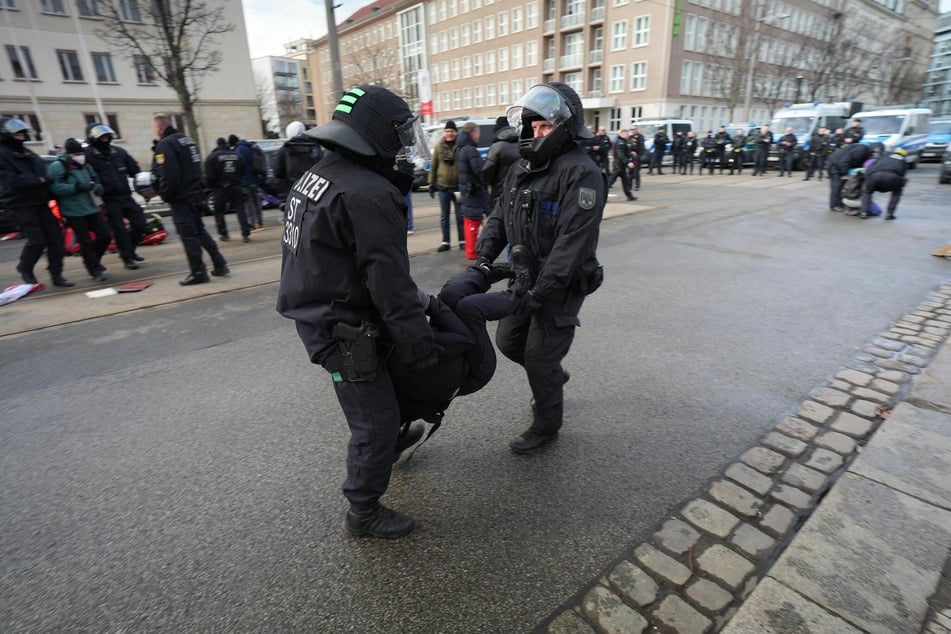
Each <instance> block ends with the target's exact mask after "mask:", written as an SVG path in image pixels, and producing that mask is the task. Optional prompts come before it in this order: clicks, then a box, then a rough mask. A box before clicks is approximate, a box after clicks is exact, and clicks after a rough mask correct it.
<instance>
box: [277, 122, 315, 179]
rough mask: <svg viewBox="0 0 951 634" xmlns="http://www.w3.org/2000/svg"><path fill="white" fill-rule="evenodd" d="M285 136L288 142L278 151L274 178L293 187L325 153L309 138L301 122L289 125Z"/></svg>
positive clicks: (285, 130) (285, 129)
mask: <svg viewBox="0 0 951 634" xmlns="http://www.w3.org/2000/svg"><path fill="white" fill-rule="evenodd" d="M284 134H285V135H286V136H287V141H285V142H284V145H282V146H281V149H279V150H278V151H277V158H276V160H275V167H274V178H276V179H278V180H283V181H287V183H288V185H293V184H294V183H296V182H297V179H299V178H300V177H301V176H302V175H303V174H304V172H306V171H307V170H309V169H310V168H311V167H313V166H314V163H316V162H317V161H319V160H320V159H321V157H322V156H323V153H322V152H321V151H320V144H319V143H318V142H317V141H315V140H314V139H312V138H311V137H309V136H307V134H306V128H305V126H304V124H303V123H301V122H300V121H291V122H290V123H288V124H287V127H285V128H284Z"/></svg>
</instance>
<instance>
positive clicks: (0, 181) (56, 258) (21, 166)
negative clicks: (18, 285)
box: [0, 117, 73, 286]
mask: <svg viewBox="0 0 951 634" xmlns="http://www.w3.org/2000/svg"><path fill="white" fill-rule="evenodd" d="M29 140H30V126H28V125H27V124H26V123H24V122H23V121H21V120H19V119H13V118H7V117H4V118H0V206H2V207H3V208H4V209H8V210H10V211H12V212H14V213H15V214H16V218H17V224H18V225H19V227H20V231H21V232H22V233H23V236H24V237H25V238H26V244H24V245H23V250H22V251H21V252H20V261H19V263H18V264H17V272H18V273H19V274H20V277H21V278H22V279H23V283H24V284H37V283H39V282H38V281H37V279H36V275H34V274H33V267H34V266H36V263H37V262H39V261H40V258H41V257H42V256H43V251H44V250H45V251H46V259H47V261H48V262H49V271H50V276H51V277H52V278H53V284H54V285H56V286H72V285H73V283H72V282H70V281H69V280H67V279H66V278H65V277H63V255H64V252H65V248H64V246H63V233H62V231H60V228H59V223H58V222H57V220H56V217H55V216H53V212H51V211H50V207H49V201H50V194H49V191H48V190H47V189H46V185H47V183H46V165H45V164H44V163H43V159H41V158H40V157H39V156H37V155H36V154H34V153H33V152H32V151H31V150H30V149H29V148H27V147H26V146H25V145H24V144H25V143H26V142H27V141H29Z"/></svg>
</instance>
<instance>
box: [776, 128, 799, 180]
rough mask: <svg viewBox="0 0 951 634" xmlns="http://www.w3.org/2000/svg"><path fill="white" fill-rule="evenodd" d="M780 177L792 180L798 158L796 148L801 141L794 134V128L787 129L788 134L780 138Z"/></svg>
mask: <svg viewBox="0 0 951 634" xmlns="http://www.w3.org/2000/svg"><path fill="white" fill-rule="evenodd" d="M778 145H779V176H780V178H782V177H783V175H784V174H785V175H786V176H787V177H789V178H792V168H793V162H794V161H795V158H796V146H797V145H799V139H798V138H796V135H795V134H793V129H792V128H786V133H785V134H783V136H781V137H779V142H778Z"/></svg>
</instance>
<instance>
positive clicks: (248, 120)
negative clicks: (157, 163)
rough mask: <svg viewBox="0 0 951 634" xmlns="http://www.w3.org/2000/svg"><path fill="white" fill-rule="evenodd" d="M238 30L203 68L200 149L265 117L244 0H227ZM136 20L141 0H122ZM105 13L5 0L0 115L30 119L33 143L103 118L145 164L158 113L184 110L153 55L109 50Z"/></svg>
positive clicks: (53, 140) (83, 1) (0, 1)
mask: <svg viewBox="0 0 951 634" xmlns="http://www.w3.org/2000/svg"><path fill="white" fill-rule="evenodd" d="M222 5H223V7H224V17H225V20H226V21H227V22H228V23H230V24H232V25H233V27H234V30H233V31H232V32H231V33H229V34H227V36H225V37H224V38H222V41H221V42H220V44H219V46H220V48H221V57H222V62H221V64H220V66H219V68H218V70H217V71H215V72H212V73H209V74H206V75H204V76H203V78H202V81H201V85H200V88H199V90H198V91H197V103H196V106H195V111H196V118H197V119H198V122H199V139H197V141H198V142H199V144H200V145H201V147H202V149H203V150H205V151H209V150H210V149H211V148H213V147H214V139H215V138H216V137H219V136H228V135H229V134H237V135H238V136H242V137H244V136H253V137H256V136H259V134H260V132H259V130H260V127H261V126H260V117H259V114H258V104H257V99H256V95H255V90H254V82H253V79H252V75H251V64H250V61H249V54H248V45H247V35H246V32H245V26H244V16H243V13H242V9H241V2H240V0H222ZM121 6H122V10H123V16H125V17H127V18H128V20H129V22H131V23H137V24H138V23H141V24H147V23H150V21H151V14H150V13H148V6H149V5H148V4H147V3H146V2H145V0H122V4H121ZM102 22H103V20H102V17H101V16H100V14H99V7H98V4H97V2H96V0H78V1H74V2H70V1H68V0H0V49H2V50H0V114H2V115H4V116H16V117H18V118H21V119H24V120H25V121H27V122H28V123H30V125H31V126H32V127H33V128H34V129H35V130H37V131H38V132H39V135H38V136H39V140H38V141H34V143H33V144H31V147H33V149H34V150H35V151H37V152H38V153H45V152H47V151H52V150H54V146H56V145H62V143H63V142H64V141H65V139H67V138H69V137H75V138H79V139H82V138H83V137H84V136H85V128H86V125H87V124H88V123H90V122H93V121H104V122H106V123H108V124H109V126H110V127H112V128H113V129H114V130H116V132H117V133H118V135H119V138H118V139H117V141H116V142H117V143H119V144H121V145H122V146H123V147H125V148H126V149H127V150H128V151H129V152H130V153H131V154H132V155H133V156H134V157H135V158H136V159H137V160H138V161H139V163H140V164H142V165H144V166H145V165H149V164H150V163H151V146H152V139H153V134H152V121H151V119H152V115H153V114H155V113H156V112H167V113H170V114H172V115H174V116H178V114H179V113H180V112H181V110H182V109H181V106H180V105H179V101H178V99H177V98H176V95H175V93H174V91H172V89H171V88H169V87H167V86H165V85H164V84H162V83H161V80H159V79H158V77H156V75H155V73H154V70H153V69H152V66H151V63H150V62H149V61H148V60H144V59H140V58H138V56H131V55H128V54H126V53H125V52H123V51H117V50H111V49H110V48H109V47H108V46H107V45H106V43H105V41H104V40H103V39H102V38H101V37H99V35H97V32H98V31H99V30H100V29H101V28H102V27H101V24H102Z"/></svg>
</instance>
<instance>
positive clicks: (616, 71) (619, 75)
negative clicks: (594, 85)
mask: <svg viewBox="0 0 951 634" xmlns="http://www.w3.org/2000/svg"><path fill="white" fill-rule="evenodd" d="M609 90H610V91H611V92H621V91H623V90H624V64H615V65H614V66H612V67H611V87H610V89H609Z"/></svg>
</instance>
